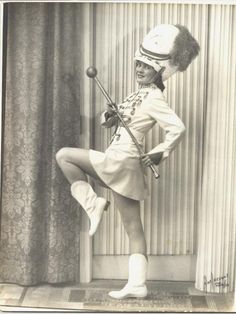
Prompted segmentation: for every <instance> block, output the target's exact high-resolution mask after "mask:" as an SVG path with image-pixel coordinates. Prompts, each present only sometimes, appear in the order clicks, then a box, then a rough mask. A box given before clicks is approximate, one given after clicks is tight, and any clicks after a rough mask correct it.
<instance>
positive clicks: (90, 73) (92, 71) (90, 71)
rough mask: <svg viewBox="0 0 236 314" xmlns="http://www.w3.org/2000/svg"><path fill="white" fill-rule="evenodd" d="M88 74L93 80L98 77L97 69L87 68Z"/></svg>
mask: <svg viewBox="0 0 236 314" xmlns="http://www.w3.org/2000/svg"><path fill="white" fill-rule="evenodd" d="M86 74H87V75H88V77H90V78H93V77H95V76H96V75H97V69H96V68H95V67H89V68H87V71H86Z"/></svg>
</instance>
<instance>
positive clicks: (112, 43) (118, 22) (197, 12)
mask: <svg viewBox="0 0 236 314" xmlns="http://www.w3.org/2000/svg"><path fill="white" fill-rule="evenodd" d="M94 19H95V22H94V23H95V25H96V28H95V31H96V35H95V39H96V40H95V42H96V44H95V46H96V47H95V60H96V62H95V64H96V67H97V69H98V77H99V79H100V80H101V82H102V84H103V85H104V87H105V88H106V89H107V91H108V93H109V94H110V95H111V97H112V99H113V100H114V101H116V102H117V103H119V102H121V101H122V100H123V99H124V97H125V96H126V95H128V94H129V93H131V92H132V91H134V90H135V89H136V88H137V85H136V82H135V73H134V61H133V56H134V53H135V51H136V49H137V48H138V47H139V45H140V43H141V41H142V39H143V37H144V35H145V34H146V33H147V32H148V30H149V29H151V28H152V27H154V26H155V25H156V24H158V23H171V24H178V23H179V24H183V25H186V26H187V27H188V28H189V29H190V31H191V32H192V33H193V35H194V36H195V37H196V38H197V40H198V41H199V44H200V46H201V54H200V56H199V57H198V58H197V59H196V60H195V61H194V62H193V64H192V65H191V66H190V67H189V69H188V70H187V71H186V72H184V73H179V74H177V75H175V76H173V77H172V78H171V79H170V80H169V81H168V82H167V92H166V96H167V100H168V103H169V105H170V107H171V108H173V109H174V111H175V112H176V113H177V114H178V115H179V117H180V118H181V119H182V120H183V122H184V124H185V125H186V128H187V131H186V134H185V137H184V139H183V141H182V143H181V144H180V145H179V146H178V148H177V149H176V150H175V152H173V153H172V155H171V156H170V157H169V159H168V160H167V161H165V162H164V163H163V164H161V165H160V166H159V169H158V171H159V173H160V175H161V177H160V179H159V180H155V179H154V178H153V176H152V174H151V172H150V171H149V173H148V182H149V187H150V197H149V198H148V199H147V200H146V201H145V202H143V203H142V208H141V215H142V221H143V225H144V230H145V236H146V239H147V249H148V254H151V255H156V254H194V253H195V251H196V244H195V239H196V236H195V235H196V205H197V197H196V196H197V195H198V189H199V185H198V182H199V177H198V176H199V173H200V170H201V169H200V168H201V167H200V165H201V156H202V136H203V115H204V112H203V109H204V106H203V103H204V99H205V86H204V82H205V76H206V70H205V69H206V62H207V58H206V51H207V23H208V7H207V6H206V5H184V4H155V3H148V4H144V3H142V4H141V3H136V4H134V3H103V4H100V3H99V4H96V5H95V13H94ZM198 82H199V83H198ZM95 93H96V94H95V95H96V97H95V99H96V103H95V108H96V109H95V113H94V115H95V117H96V119H95V121H94V130H95V131H94V148H95V149H97V150H102V151H104V150H105V148H106V147H107V145H108V142H109V139H110V136H111V130H106V129H105V130H104V129H101V127H100V124H99V119H98V117H99V115H100V113H101V112H102V111H103V110H104V109H105V105H106V100H105V98H104V96H103V95H102V94H101V92H100V90H99V89H96V91H95ZM162 139H163V132H162V131H161V130H159V128H158V127H155V128H154V130H153V131H152V132H151V133H149V136H148V137H147V140H146V151H149V150H151V148H152V147H154V146H156V145H157V144H158V143H159V141H161V140H162ZM97 190H98V192H99V193H104V195H105V196H106V197H108V198H110V199H111V202H112V206H111V207H110V209H109V211H108V212H107V213H105V215H104V217H103V221H102V224H101V226H100V228H99V230H98V232H97V233H96V235H95V237H94V254H95V255H96V254H97V255H106V254H110V255H113V254H114V255H120V254H129V244H128V239H127V235H126V233H125V232H124V229H123V226H122V224H121V221H120V216H119V213H118V212H117V211H116V209H115V208H114V201H113V198H112V195H111V193H110V192H107V191H103V190H102V189H100V188H98V187H97Z"/></svg>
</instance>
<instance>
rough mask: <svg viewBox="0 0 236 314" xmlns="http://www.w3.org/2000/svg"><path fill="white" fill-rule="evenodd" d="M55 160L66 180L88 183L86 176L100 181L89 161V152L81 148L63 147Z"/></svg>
mask: <svg viewBox="0 0 236 314" xmlns="http://www.w3.org/2000/svg"><path fill="white" fill-rule="evenodd" d="M56 160H57V163H58V165H59V167H60V168H61V170H62V172H63V173H64V175H65V177H66V178H67V180H68V181H69V182H70V183H71V184H72V183H73V182H75V181H79V180H81V181H88V179H87V174H88V175H90V176H91V177H92V178H94V179H97V180H100V179H99V177H98V175H97V173H96V172H95V170H94V169H93V166H92V164H91V162H90V160H89V151H88V150H86V149H82V148H72V147H64V148H61V149H60V150H59V151H58V152H57V154H56Z"/></svg>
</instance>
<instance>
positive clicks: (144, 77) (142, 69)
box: [136, 61, 157, 84]
mask: <svg viewBox="0 0 236 314" xmlns="http://www.w3.org/2000/svg"><path fill="white" fill-rule="evenodd" d="M156 76H157V72H156V71H155V70H154V69H153V67H151V66H150V65H148V64H146V63H143V62H141V61H136V81H137V83H139V84H150V83H153V82H155V80H156Z"/></svg>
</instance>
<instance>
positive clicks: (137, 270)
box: [109, 253, 147, 299]
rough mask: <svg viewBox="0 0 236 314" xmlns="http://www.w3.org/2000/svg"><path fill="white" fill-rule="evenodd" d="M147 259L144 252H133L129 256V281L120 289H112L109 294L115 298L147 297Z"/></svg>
mask: <svg viewBox="0 0 236 314" xmlns="http://www.w3.org/2000/svg"><path fill="white" fill-rule="evenodd" d="M146 277H147V259H146V257H145V256H144V255H143V254H139V253H137V254H132V255H131V256H130V258H129V279H128V283H127V284H126V285H125V286H124V288H123V289H121V290H120V291H111V292H109V296H110V297H112V298H115V299H125V298H145V297H146V296H147V287H146V285H145V281H146Z"/></svg>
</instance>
